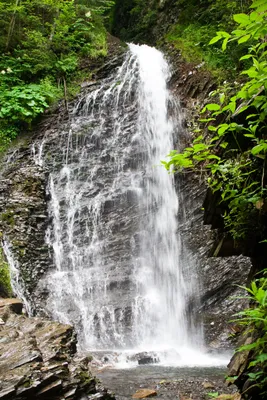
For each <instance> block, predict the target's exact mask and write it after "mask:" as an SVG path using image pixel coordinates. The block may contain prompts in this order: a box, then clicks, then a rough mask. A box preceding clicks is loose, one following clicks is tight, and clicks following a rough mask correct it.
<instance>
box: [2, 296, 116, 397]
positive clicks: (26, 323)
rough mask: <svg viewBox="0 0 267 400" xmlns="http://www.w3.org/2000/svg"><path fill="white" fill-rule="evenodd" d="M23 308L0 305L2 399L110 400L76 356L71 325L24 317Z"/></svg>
mask: <svg viewBox="0 0 267 400" xmlns="http://www.w3.org/2000/svg"><path fill="white" fill-rule="evenodd" d="M21 309H22V303H21V302H20V301H19V300H14V299H5V300H1V302H0V318H1V326H0V376H1V382H0V399H7V400H8V399H12V400H15V399H20V400H26V399H33V398H34V399H36V400H37V399H49V400H53V399H59V398H60V399H62V400H63V399H72V400H78V399H93V398H96V399H101V400H112V399H114V397H113V396H112V395H111V394H110V393H109V392H108V391H107V390H106V389H104V388H101V387H99V388H98V387H97V382H96V379H95V378H94V377H93V376H91V374H90V373H89V370H88V359H87V358H83V359H81V358H78V357H77V356H76V336H75V334H74V331H73V328H72V327H71V326H70V325H63V324H60V323H58V322H51V321H48V320H44V319H41V318H28V317H26V316H25V315H22V314H21V313H20V311H21ZM14 311H15V312H14ZM94 396H95V397H94Z"/></svg>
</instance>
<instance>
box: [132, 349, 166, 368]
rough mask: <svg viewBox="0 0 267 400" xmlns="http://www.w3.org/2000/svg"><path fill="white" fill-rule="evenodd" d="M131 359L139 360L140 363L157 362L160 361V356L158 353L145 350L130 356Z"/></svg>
mask: <svg viewBox="0 0 267 400" xmlns="http://www.w3.org/2000/svg"><path fill="white" fill-rule="evenodd" d="M129 360H131V361H137V362H138V364H139V365H146V364H156V363H158V362H159V357H158V356H157V354H156V353H153V352H147V351H143V352H142V353H137V354H135V355H134V356H131V357H129Z"/></svg>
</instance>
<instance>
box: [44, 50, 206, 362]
mask: <svg viewBox="0 0 267 400" xmlns="http://www.w3.org/2000/svg"><path fill="white" fill-rule="evenodd" d="M129 48H130V49H129V51H128V53H127V55H126V58H125V61H124V63H123V64H122V66H121V67H119V68H118V70H117V71H116V73H115V74H114V75H113V76H111V77H109V78H106V79H104V81H103V82H102V84H101V86H100V85H98V84H96V85H95V86H92V87H91V89H90V90H89V91H88V92H87V94H86V95H83V96H81V97H80V99H79V101H78V102H77V104H76V106H75V109H74V110H73V113H72V116H71V120H70V123H69V125H68V129H69V131H68V133H67V132H65V135H63V136H62V137H61V138H59V139H58V140H59V141H60V140H62V143H61V145H60V147H61V148H62V154H61V155H59V154H57V155H53V154H52V153H49V149H47V148H46V147H47V146H46V145H45V143H42V144H41V149H42V151H43V159H42V163H43V160H49V161H47V162H49V163H51V162H52V163H53V165H54V169H53V172H52V173H51V175H50V195H51V201H50V215H51V217H52V220H53V226H51V228H50V230H49V231H48V233H47V241H48V242H49V243H50V244H51V247H53V250H54V260H55V265H56V269H55V270H52V271H51V272H50V274H49V275H48V277H46V280H45V282H44V286H46V287H47V288H48V290H49V298H48V301H47V310H48V311H50V312H51V314H52V316H53V317H54V318H57V319H59V320H60V321H62V322H68V323H72V324H74V325H75V326H76V329H77V331H78V336H79V342H80V346H81V348H82V349H90V350H92V349H94V350H97V349H98V350H106V349H116V350H118V349H120V350H125V349H135V351H143V350H154V351H163V352H164V350H165V351H166V350H167V353H168V349H172V350H171V351H170V353H172V355H173V356H174V358H175V357H176V355H177V353H176V352H178V353H179V357H181V355H182V357H183V355H184V360H186V361H183V362H185V363H187V364H190V360H189V359H188V357H189V358H190V357H191V353H190V352H192V348H194V347H197V346H198V347H199V346H200V345H201V343H202V339H201V329H200V328H198V329H195V328H194V326H193V325H192V323H189V322H190V321H189V320H190V318H189V316H188V315H186V314H185V308H186V301H187V299H188V298H189V296H190V295H191V296H192V294H193V293H194V291H195V287H194V282H193V280H192V278H190V274H189V273H188V272H189V271H188V270H189V269H190V268H189V267H190V266H189V263H188V260H184V259H183V258H182V255H181V244H180V237H179V227H178V223H177V213H178V197H177V194H176V191H175V187H174V178H173V176H172V175H171V174H168V173H167V172H166V170H165V169H164V168H163V167H162V166H160V165H159V164H160V160H162V159H164V158H165V156H166V154H168V152H169V151H170V149H172V148H173V147H174V143H173V140H174V138H177V135H178V134H179V127H180V125H179V110H178V107H177V105H176V104H175V102H174V101H173V99H172V98H171V95H170V93H169V91H168V89H167V81H168V78H169V69H168V65H167V62H166V61H165V59H164V57H163V55H162V53H160V52H159V51H157V50H156V49H154V48H150V47H148V46H145V45H144V46H137V45H130V46H129ZM37 158H38V159H39V160H41V158H42V157H41V156H40V154H39V156H38V157H37ZM51 159H52V160H51ZM59 160H60V161H59ZM174 349H175V350H174ZM185 349H191V350H188V351H189V353H188V351H186V350H185ZM167 353H166V352H165V354H167ZM188 354H189V356H188ZM195 362H196V361H195ZM193 363H194V361H193Z"/></svg>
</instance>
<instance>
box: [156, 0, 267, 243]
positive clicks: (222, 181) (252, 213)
mask: <svg viewBox="0 0 267 400" xmlns="http://www.w3.org/2000/svg"><path fill="white" fill-rule="evenodd" d="M251 9H252V11H251V12H250V13H249V14H236V15H234V17H233V18H234V20H235V21H236V23H237V24H238V27H237V29H235V30H234V31H233V32H232V33H231V34H229V33H227V32H225V31H218V32H217V35H216V36H215V37H214V38H213V39H212V40H211V41H210V44H214V43H217V42H219V41H222V50H225V49H226V48H227V46H228V44H229V43H236V42H237V43H238V46H243V44H244V43H247V42H248V41H250V47H249V49H248V53H247V54H246V55H244V56H242V57H241V58H240V62H241V63H244V67H245V68H244V70H243V71H241V73H240V82H241V83H240V85H236V86H235V85H234V86H233V88H232V93H231V94H230V95H229V91H228V92H227V91H223V90H219V91H216V92H215V94H216V96H217V98H218V102H213V103H209V104H207V105H206V106H205V107H204V108H203V110H202V114H204V118H202V119H200V122H201V123H202V124H203V125H202V129H203V133H202V134H201V135H199V136H198V137H197V138H196V139H195V140H194V142H193V144H192V146H190V147H188V148H186V149H185V150H184V152H183V153H178V152H176V151H174V152H171V153H170V154H169V157H170V161H168V162H163V164H164V165H165V167H166V168H167V169H170V168H171V167H174V168H178V169H179V168H180V169H181V168H195V169H201V171H202V172H206V177H207V183H208V185H209V186H210V188H211V189H212V191H213V192H215V191H219V193H220V195H221V200H222V202H223V203H224V206H225V207H224V208H225V213H224V215H223V217H224V221H225V227H226V228H227V229H228V230H229V232H230V233H231V234H232V236H233V238H234V239H240V238H242V239H243V238H245V237H247V235H248V234H249V232H250V231H251V229H252V227H253V228H255V229H254V230H253V235H254V236H256V237H257V238H258V239H264V235H265V234H266V232H265V228H264V224H263V223H262V221H263V218H262V217H263V215H266V213H267V207H266V206H267V193H266V177H265V175H266V174H265V171H266V155H267V137H266V133H267V131H266V119H267V50H266V49H267V45H266V42H265V36H266V34H267V23H266V20H267V4H266V1H265V0H255V1H253V3H252V5H251ZM244 76H246V81H245V82H244ZM242 81H243V83H242ZM222 120H223V122H221V123H220V122H219V121H222ZM197 131H198V132H199V131H201V128H198V129H197Z"/></svg>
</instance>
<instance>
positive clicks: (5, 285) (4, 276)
mask: <svg viewBox="0 0 267 400" xmlns="http://www.w3.org/2000/svg"><path fill="white" fill-rule="evenodd" d="M0 292H1V295H5V296H12V288H11V282H10V272H9V266H8V264H7V263H6V262H5V260H4V256H3V250H2V249H0Z"/></svg>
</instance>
